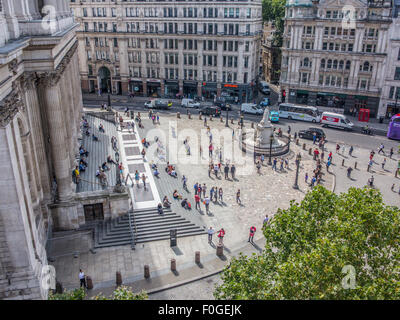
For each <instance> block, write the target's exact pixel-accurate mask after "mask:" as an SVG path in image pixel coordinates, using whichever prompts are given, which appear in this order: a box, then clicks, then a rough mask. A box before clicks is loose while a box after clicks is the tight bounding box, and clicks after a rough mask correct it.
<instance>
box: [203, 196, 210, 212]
mask: <svg viewBox="0 0 400 320" xmlns="http://www.w3.org/2000/svg"><path fill="white" fill-rule="evenodd" d="M203 203H204V205H205V206H206V213H207V214H208V212H209V208H210V198H209V197H204V201H203Z"/></svg>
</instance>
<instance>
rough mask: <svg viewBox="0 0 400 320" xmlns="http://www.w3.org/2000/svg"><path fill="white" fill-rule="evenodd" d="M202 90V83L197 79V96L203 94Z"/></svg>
mask: <svg viewBox="0 0 400 320" xmlns="http://www.w3.org/2000/svg"><path fill="white" fill-rule="evenodd" d="M202 91H203V90H202V83H201V81H199V82H197V95H198V96H199V97H202V96H203V92H202Z"/></svg>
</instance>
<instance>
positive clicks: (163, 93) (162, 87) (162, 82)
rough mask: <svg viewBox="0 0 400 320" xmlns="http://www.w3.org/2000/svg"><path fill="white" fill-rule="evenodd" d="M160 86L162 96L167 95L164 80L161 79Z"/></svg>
mask: <svg viewBox="0 0 400 320" xmlns="http://www.w3.org/2000/svg"><path fill="white" fill-rule="evenodd" d="M160 85H161V95H162V96H163V95H165V81H164V80H163V79H161V81H160Z"/></svg>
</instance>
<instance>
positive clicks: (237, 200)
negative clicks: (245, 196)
mask: <svg viewBox="0 0 400 320" xmlns="http://www.w3.org/2000/svg"><path fill="white" fill-rule="evenodd" d="M236 203H238V204H242V200H240V189H238V191H237V192H236Z"/></svg>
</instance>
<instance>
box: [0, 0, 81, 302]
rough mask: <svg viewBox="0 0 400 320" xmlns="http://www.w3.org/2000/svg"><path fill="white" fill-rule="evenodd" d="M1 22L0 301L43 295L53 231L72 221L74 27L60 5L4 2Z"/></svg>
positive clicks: (76, 104)
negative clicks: (50, 234)
mask: <svg viewBox="0 0 400 320" xmlns="http://www.w3.org/2000/svg"><path fill="white" fill-rule="evenodd" d="M0 25H1V31H0V84H1V85H0V166H1V172H2V175H1V177H0V299H6V298H8V299H13V298H18V299H21V298H22V299H34V298H41V297H42V298H43V297H45V296H46V295H47V290H45V289H44V288H43V286H40V279H41V276H42V272H43V266H45V265H47V256H46V250H45V244H46V240H47V238H48V234H49V232H50V231H51V226H52V225H58V226H59V227H65V228H71V227H73V226H74V219H77V206H76V205H75V204H74V201H73V193H74V191H73V183H72V178H71V170H72V168H73V166H74V162H75V158H76V157H75V155H76V153H77V151H78V134H79V124H80V117H81V110H82V97H81V89H80V81H79V70H78V51H77V48H78V42H77V39H76V36H75V28H76V25H75V23H74V21H73V16H72V14H71V11H70V8H69V3H68V1H58V0H42V1H35V0H2V1H0ZM75 224H77V221H75Z"/></svg>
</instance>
